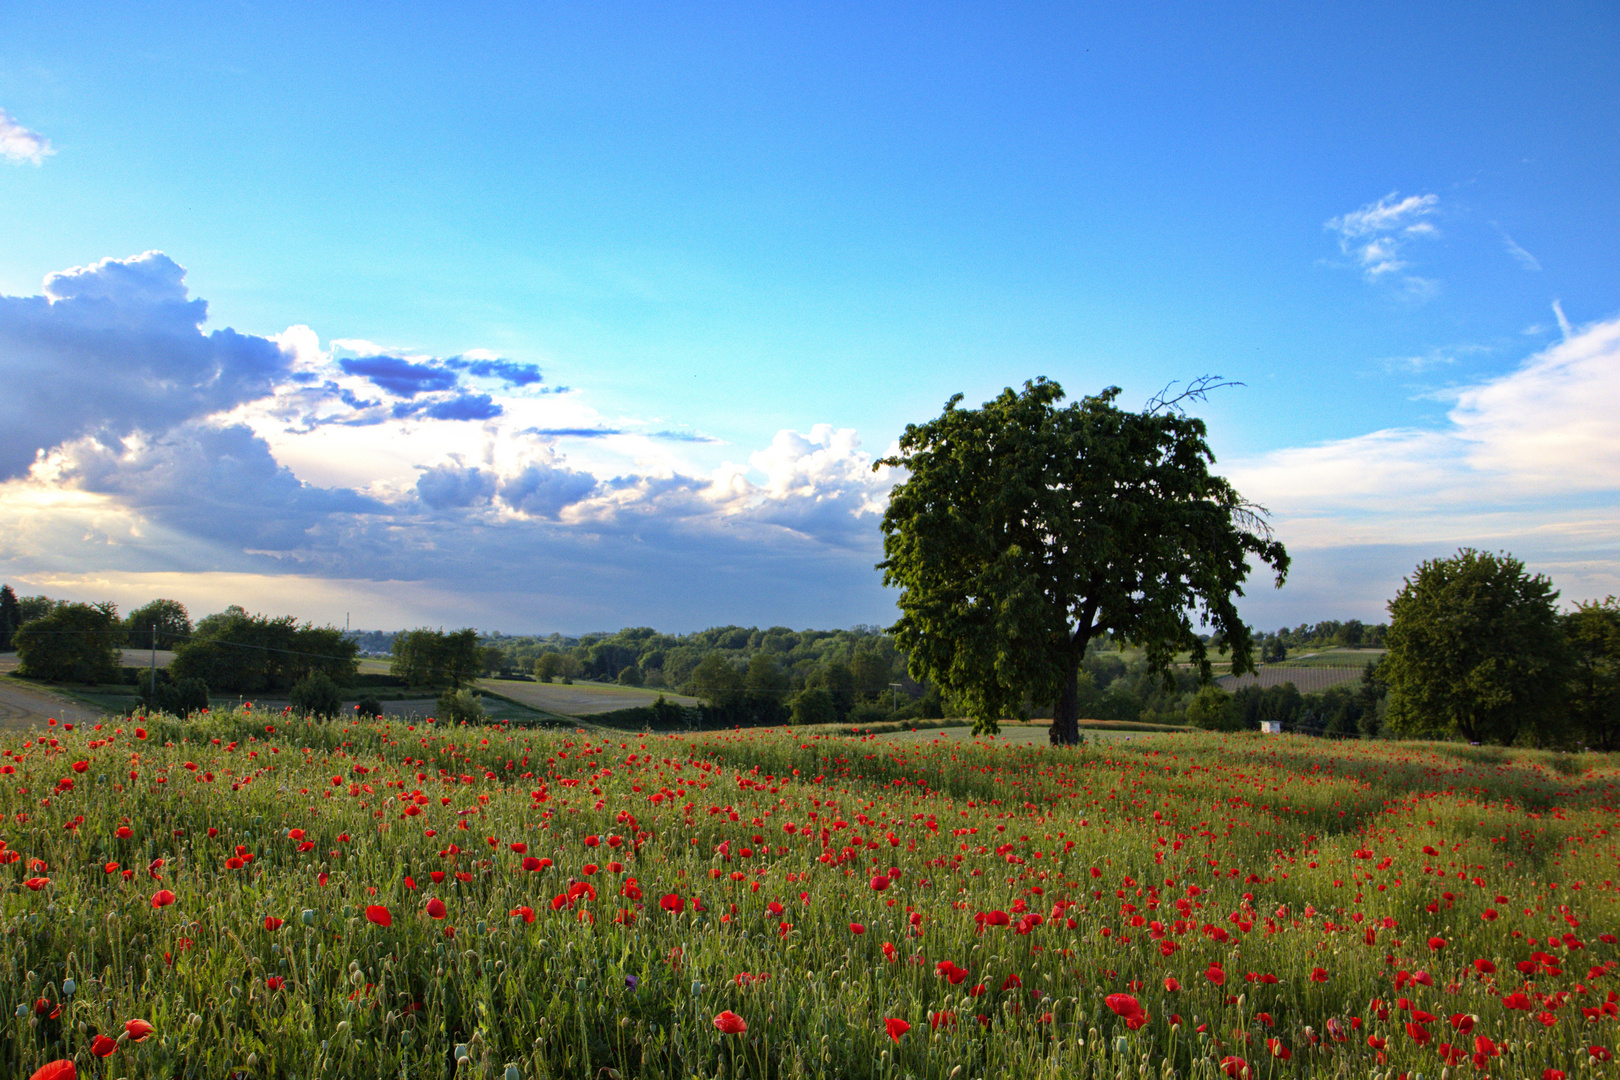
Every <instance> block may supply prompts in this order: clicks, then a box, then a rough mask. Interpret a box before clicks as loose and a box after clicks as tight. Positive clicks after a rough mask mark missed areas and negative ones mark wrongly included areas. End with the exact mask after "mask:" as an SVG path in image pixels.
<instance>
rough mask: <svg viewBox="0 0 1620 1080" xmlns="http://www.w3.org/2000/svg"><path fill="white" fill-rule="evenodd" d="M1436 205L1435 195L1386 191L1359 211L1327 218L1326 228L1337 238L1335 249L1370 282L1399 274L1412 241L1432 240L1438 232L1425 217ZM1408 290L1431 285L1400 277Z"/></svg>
mask: <svg viewBox="0 0 1620 1080" xmlns="http://www.w3.org/2000/svg"><path fill="white" fill-rule="evenodd" d="M1439 205H1440V197H1439V196H1438V195H1408V196H1406V197H1405V198H1404V199H1403V198H1401V196H1400V193H1399V192H1394V191H1392V192H1390V193H1389V194H1388V195H1385V196H1384V197H1383V198H1382V199H1379V200H1378V201H1377V202H1375V203H1368V204H1367V205H1366V206H1363V207H1362V208H1361V209H1359V210H1353V211H1351V212H1350V213H1348V214H1341V215H1339V216H1338V217H1335V218H1330V219H1329V220H1328V221H1327V223H1326V228H1328V229H1331V230H1333V231H1334V232H1335V233H1337V234H1338V237H1339V250H1340V251H1342V252H1344V253H1345V254H1346V255H1348V256H1350V258H1352V259H1354V260H1355V262H1356V265H1357V266H1359V267H1360V268H1361V272H1362V275H1363V276H1364V277H1365V278H1366V279H1367V280H1368V281H1372V282H1377V281H1383V280H1386V279H1391V278H1392V277H1394V276H1400V271H1402V270H1405V269H1406V268H1407V267H1408V265H1410V264H1409V263H1408V261H1407V259H1406V258H1405V251H1406V248H1407V246H1408V245H1409V244H1410V243H1411V242H1412V241H1413V240H1419V239H1434V238H1436V237H1438V236H1439V235H1440V230H1439V229H1437V228H1436V227H1435V225H1434V223H1433V222H1432V221H1431V220H1429V219H1430V218H1431V217H1433V216H1434V214H1435V211H1436V210H1437V209H1438V207H1439ZM1402 280H1403V281H1404V283H1405V285H1406V287H1407V289H1408V290H1409V291H1419V290H1424V289H1427V288H1431V287H1432V282H1428V281H1426V280H1424V279H1422V278H1418V277H1413V276H1410V275H1406V276H1402Z"/></svg>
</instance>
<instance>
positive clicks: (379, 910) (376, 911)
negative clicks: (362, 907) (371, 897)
mask: <svg viewBox="0 0 1620 1080" xmlns="http://www.w3.org/2000/svg"><path fill="white" fill-rule="evenodd" d="M366 919H367V921H369V922H374V923H376V924H377V925H378V926H393V925H394V916H393V915H392V914H390V913H389V911H388V909H387V908H385V907H383V906H382V905H381V904H371V905H370V906H368V907H367V908H366Z"/></svg>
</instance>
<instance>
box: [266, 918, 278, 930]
mask: <svg viewBox="0 0 1620 1080" xmlns="http://www.w3.org/2000/svg"><path fill="white" fill-rule="evenodd" d="M264 928H265V929H266V930H280V929H281V920H280V919H278V918H276V917H275V916H274V915H266V916H265V917H264Z"/></svg>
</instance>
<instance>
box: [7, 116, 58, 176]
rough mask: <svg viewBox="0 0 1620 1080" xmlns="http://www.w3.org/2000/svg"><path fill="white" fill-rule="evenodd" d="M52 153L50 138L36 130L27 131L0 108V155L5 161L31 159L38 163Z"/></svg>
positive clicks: (53, 151)
mask: <svg viewBox="0 0 1620 1080" xmlns="http://www.w3.org/2000/svg"><path fill="white" fill-rule="evenodd" d="M54 153H56V149H55V148H54V147H53V146H51V140H49V139H47V138H46V137H45V136H43V135H41V134H39V133H38V132H37V131H29V130H28V129H27V128H25V127H23V126H22V125H21V124H19V123H17V121H15V120H13V119H12V118H11V114H10V113H8V112H6V110H4V109H0V155H3V156H4V157H5V159H6V160H7V161H31V162H33V163H34V164H35V165H40V164H43V163H44V161H45V159H46V158H48V157H50V156H51V155H52V154H54Z"/></svg>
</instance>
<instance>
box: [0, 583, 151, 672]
mask: <svg viewBox="0 0 1620 1080" xmlns="http://www.w3.org/2000/svg"><path fill="white" fill-rule="evenodd" d="M123 636H124V633H123V628H122V627H121V626H120V625H119V622H118V608H117V607H116V606H114V605H113V604H111V603H104V604H94V605H92V604H57V605H55V606H54V607H53V608H52V609H51V611H50V612H49V613H48V614H45V615H42V616H40V617H39V618H36V619H30V620H28V621H27V622H25V623H23V625H22V627H21V628H20V629H19V630H17V632H16V633H15V634H14V635H13V637H12V640H13V641H14V642H15V644H16V646H17V659H18V660H19V661H20V663H19V665H18V674H19V675H22V676H24V677H25V678H30V679H44V680H45V681H47V682H75V683H105V682H116V681H117V680H118V679H119V678H120V677H121V674H122V673H121V672H120V670H119V667H120V665H119V650H118V647H119V645H120V644H121V639H122V638H123Z"/></svg>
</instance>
